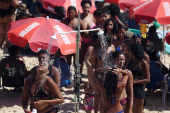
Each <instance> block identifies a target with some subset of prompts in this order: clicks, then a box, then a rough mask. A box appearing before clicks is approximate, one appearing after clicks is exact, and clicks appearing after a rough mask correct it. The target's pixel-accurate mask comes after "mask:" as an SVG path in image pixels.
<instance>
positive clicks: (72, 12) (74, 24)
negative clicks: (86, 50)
mask: <svg viewBox="0 0 170 113" xmlns="http://www.w3.org/2000/svg"><path fill="white" fill-rule="evenodd" d="M76 13H77V11H76V8H75V7H74V6H69V7H68V9H67V18H66V19H64V20H62V21H61V22H62V23H64V24H66V25H67V26H69V27H70V28H72V29H73V30H78V18H76ZM80 27H81V29H82V21H81V20H80ZM72 57H73V58H74V61H75V54H70V55H66V59H67V62H68V64H69V66H70V65H71V58H72ZM74 61H73V62H74ZM81 65H82V64H81Z"/></svg>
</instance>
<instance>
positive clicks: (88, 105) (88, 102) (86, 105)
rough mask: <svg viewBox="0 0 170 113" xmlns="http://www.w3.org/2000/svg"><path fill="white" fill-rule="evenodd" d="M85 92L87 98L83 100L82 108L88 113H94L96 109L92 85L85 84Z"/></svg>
mask: <svg viewBox="0 0 170 113" xmlns="http://www.w3.org/2000/svg"><path fill="white" fill-rule="evenodd" d="M84 91H85V93H86V94H85V96H84V100H83V106H82V108H83V109H84V110H85V111H86V113H94V110H93V109H94V107H93V98H94V95H93V90H92V87H91V85H90V84H88V83H87V84H85V85H84Z"/></svg>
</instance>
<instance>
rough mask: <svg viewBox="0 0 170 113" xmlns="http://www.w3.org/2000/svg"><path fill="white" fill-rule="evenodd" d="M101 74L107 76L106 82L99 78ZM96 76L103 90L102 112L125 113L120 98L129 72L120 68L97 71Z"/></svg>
mask: <svg viewBox="0 0 170 113" xmlns="http://www.w3.org/2000/svg"><path fill="white" fill-rule="evenodd" d="M101 74H103V75H104V76H105V78H104V81H103V80H102V79H101V78H100V76H99V75H101ZM94 75H95V78H96V81H97V84H98V86H99V87H100V90H101V97H102V112H104V113H124V110H123V107H122V105H121V103H120V97H121V94H122V91H123V90H124V88H125V86H126V84H127V80H128V72H127V71H125V70H124V71H123V70H122V69H118V68H117V69H108V70H107V69H97V70H96V71H95V72H94ZM120 76H121V77H120Z"/></svg>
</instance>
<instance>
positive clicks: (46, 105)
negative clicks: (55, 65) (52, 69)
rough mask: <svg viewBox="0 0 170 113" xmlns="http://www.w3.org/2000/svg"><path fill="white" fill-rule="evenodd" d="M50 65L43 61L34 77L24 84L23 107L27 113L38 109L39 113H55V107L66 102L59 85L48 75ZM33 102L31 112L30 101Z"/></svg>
mask: <svg viewBox="0 0 170 113" xmlns="http://www.w3.org/2000/svg"><path fill="white" fill-rule="evenodd" d="M48 66H49V63H48V62H47V61H42V62H41V63H40V64H39V65H38V66H37V70H36V73H35V76H34V77H31V78H28V79H26V81H25V84H24V90H23V96H22V107H23V109H24V112H25V113H29V112H30V111H32V109H37V112H38V113H55V109H54V106H55V105H58V104H61V103H63V102H64V98H63V96H62V94H61V92H60V89H59V88H58V86H57V84H56V83H55V82H54V81H53V80H52V79H51V78H50V77H49V76H47V74H48V73H49V70H48ZM29 97H30V100H31V104H30V110H28V109H27V107H28V100H29Z"/></svg>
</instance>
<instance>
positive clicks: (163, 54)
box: [163, 25, 165, 65]
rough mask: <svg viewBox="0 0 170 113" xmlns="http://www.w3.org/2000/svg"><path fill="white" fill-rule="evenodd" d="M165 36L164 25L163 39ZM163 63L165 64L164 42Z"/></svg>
mask: <svg viewBox="0 0 170 113" xmlns="http://www.w3.org/2000/svg"><path fill="white" fill-rule="evenodd" d="M164 38H165V25H163V39H164ZM163 52H164V53H163V56H164V57H163V64H164V65H165V44H164V50H163Z"/></svg>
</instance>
